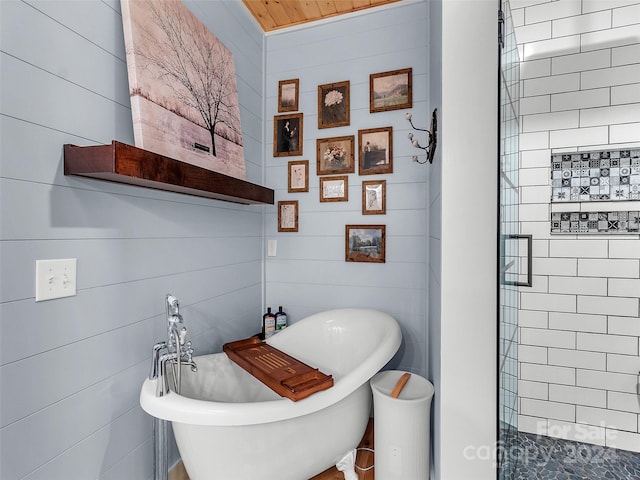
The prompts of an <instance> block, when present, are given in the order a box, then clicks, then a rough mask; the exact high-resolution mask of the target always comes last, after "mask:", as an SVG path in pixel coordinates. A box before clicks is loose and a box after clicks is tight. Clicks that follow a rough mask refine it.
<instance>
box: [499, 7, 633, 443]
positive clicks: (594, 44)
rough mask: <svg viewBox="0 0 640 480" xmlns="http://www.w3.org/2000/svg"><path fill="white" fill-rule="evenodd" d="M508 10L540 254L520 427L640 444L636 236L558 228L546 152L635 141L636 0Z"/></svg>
mask: <svg viewBox="0 0 640 480" xmlns="http://www.w3.org/2000/svg"><path fill="white" fill-rule="evenodd" d="M511 6H512V11H513V18H514V23H515V25H516V39H517V41H518V44H519V48H520V50H521V58H522V59H523V63H522V65H521V78H522V89H521V93H522V97H521V102H520V113H521V119H522V121H521V136H520V144H521V175H520V183H521V187H522V189H521V207H520V220H521V225H522V231H523V233H530V234H532V235H533V255H534V259H533V273H534V276H533V287H532V288H523V289H521V310H520V313H519V322H520V347H519V360H520V375H519V378H520V381H519V385H518V391H519V396H520V406H519V411H520V415H519V418H518V426H519V429H520V430H523V431H527V432H533V433H543V434H549V435H552V436H558V437H562V438H569V439H574V440H580V441H584V442H588V443H595V444H599V445H609V446H616V447H618V448H623V449H628V450H633V451H640V431H639V430H638V428H639V425H640V410H639V409H638V402H637V396H636V384H637V382H638V380H637V373H638V372H639V371H640V357H639V356H638V353H639V350H638V349H639V342H640V318H639V313H640V310H639V308H640V304H639V302H640V299H639V297H640V267H639V262H640V261H639V260H638V258H639V257H640V237H639V236H638V235H580V236H578V235H551V234H550V224H549V221H550V218H549V208H550V207H549V201H550V198H551V187H550V183H549V178H550V159H551V154H553V153H556V152H564V151H569V152H571V151H579V150H580V151H586V150H598V149H606V148H625V147H636V148H637V147H638V146H640V2H638V1H637V0H636V1H629V0H624V1H617V0H616V1H597V0H582V1H581V0H563V1H559V2H549V1H547V0H511ZM631 203H633V202H631ZM635 203H636V204H637V203H638V202H635ZM602 205H603V208H604V210H608V209H609V207H612V208H611V210H616V209H617V207H616V205H615V204H614V203H612V202H606V203H603V204H602ZM627 205H630V204H629V203H627ZM629 208H632V207H631V206H630V207H629Z"/></svg>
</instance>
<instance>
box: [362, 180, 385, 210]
mask: <svg viewBox="0 0 640 480" xmlns="http://www.w3.org/2000/svg"><path fill="white" fill-rule="evenodd" d="M386 213H387V181H386V180H371V181H368V182H362V214H363V215H385V214H386Z"/></svg>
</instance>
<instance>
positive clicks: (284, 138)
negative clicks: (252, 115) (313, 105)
mask: <svg viewBox="0 0 640 480" xmlns="http://www.w3.org/2000/svg"><path fill="white" fill-rule="evenodd" d="M302 123H303V121H302V114H301V113H290V114H287V115H275V116H274V117H273V156H274V157H289V156H295V155H302Z"/></svg>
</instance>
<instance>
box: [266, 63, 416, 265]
mask: <svg viewBox="0 0 640 480" xmlns="http://www.w3.org/2000/svg"><path fill="white" fill-rule="evenodd" d="M300 84H301V80H300V79H297V78H296V79H288V80H281V81H279V82H278V114H276V115H274V122H273V125H274V126H273V156H274V157H288V156H303V155H304V149H303V123H304V113H303V112H300V111H298V106H299V104H300V103H299V95H300ZM350 96H351V82H350V80H348V79H347V80H344V79H336V81H335V82H332V83H326V84H321V85H317V99H318V102H317V108H318V110H317V120H318V130H319V131H320V130H325V129H331V128H336V127H352V128H353V129H354V131H353V133H352V134H347V135H344V134H342V135H320V134H319V135H318V138H316V139H315V151H314V152H313V153H314V154H315V165H316V172H315V173H316V175H315V177H314V176H312V175H311V176H310V174H309V165H310V162H313V160H309V159H304V160H298V159H295V160H291V161H289V162H288V163H287V167H288V168H287V177H288V178H287V193H288V194H290V195H296V194H305V193H309V182H310V181H311V182H313V183H315V182H317V184H316V185H317V187H318V191H319V198H318V202H319V203H320V204H325V203H326V204H331V202H350V201H354V200H353V199H351V200H350V198H349V184H351V185H354V184H355V185H357V179H359V178H360V177H364V178H362V179H360V182H359V184H360V190H361V195H358V196H357V198H356V200H355V201H358V200H359V201H361V212H362V215H363V216H364V215H367V217H366V218H372V217H369V216H370V215H386V213H387V180H386V178H385V179H375V175H390V174H393V127H392V126H389V125H380V126H378V127H375V128H360V129H357V126H356V125H351V112H350V108H351V107H350V106H351V98H350ZM412 106H413V92H412V69H411V68H403V69H397V70H391V71H386V72H379V73H372V74H370V76H369V114H376V113H378V112H388V111H391V110H400V109H409V108H412ZM341 132H344V129H341ZM307 152H309V151H308V150H307ZM352 174H355V175H357V176H356V177H351V175H352ZM299 217H300V212H299V202H298V200H293V199H287V200H282V201H279V202H278V232H298V231H299ZM344 228H345V230H344V238H345V241H344V249H345V254H344V255H345V257H344V258H345V262H368V263H385V262H386V225H383V224H379V223H376V224H355V223H354V224H348V225H345V226H344Z"/></svg>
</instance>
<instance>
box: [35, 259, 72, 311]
mask: <svg viewBox="0 0 640 480" xmlns="http://www.w3.org/2000/svg"><path fill="white" fill-rule="evenodd" d="M76 265H77V259H76V258H65V259H59V260H36V302H42V301H43V300H52V299H54V298H63V297H72V296H74V295H75V294H76Z"/></svg>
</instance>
